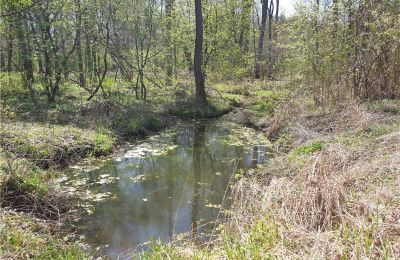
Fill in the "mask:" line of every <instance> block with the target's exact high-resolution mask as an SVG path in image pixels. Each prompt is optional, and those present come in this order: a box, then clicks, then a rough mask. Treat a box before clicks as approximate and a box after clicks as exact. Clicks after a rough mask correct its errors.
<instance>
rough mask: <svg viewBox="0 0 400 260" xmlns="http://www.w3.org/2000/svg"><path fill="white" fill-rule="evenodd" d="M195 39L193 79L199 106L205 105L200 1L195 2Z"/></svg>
mask: <svg viewBox="0 0 400 260" xmlns="http://www.w3.org/2000/svg"><path fill="white" fill-rule="evenodd" d="M194 9H195V16H196V38H195V47H194V78H195V82H196V102H197V103H198V104H200V105H206V104H207V97H206V91H205V86H204V73H203V69H202V65H203V64H202V63H203V12H202V1H201V0H195V4H194Z"/></svg>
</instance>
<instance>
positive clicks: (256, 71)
mask: <svg viewBox="0 0 400 260" xmlns="http://www.w3.org/2000/svg"><path fill="white" fill-rule="evenodd" d="M271 1H272V0H271ZM267 15H268V0H262V1H261V25H260V38H259V39H258V48H257V55H256V64H255V68H254V77H255V78H256V79H259V78H261V64H260V62H261V60H262V57H263V49H264V38H265V29H266V25H267Z"/></svg>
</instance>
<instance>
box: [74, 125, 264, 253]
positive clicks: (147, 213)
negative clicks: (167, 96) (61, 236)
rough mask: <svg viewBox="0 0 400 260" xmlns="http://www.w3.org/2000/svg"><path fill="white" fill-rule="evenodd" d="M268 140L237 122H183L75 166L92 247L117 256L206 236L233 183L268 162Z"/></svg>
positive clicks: (84, 230) (83, 225)
mask: <svg viewBox="0 0 400 260" xmlns="http://www.w3.org/2000/svg"><path fill="white" fill-rule="evenodd" d="M267 148H268V146H267V141H266V140H265V138H264V137H263V136H262V135H261V134H257V133H256V132H254V130H251V129H248V128H244V127H240V126H238V125H235V124H228V123H220V122H208V123H204V122H200V123H199V122H197V123H193V124H180V125H178V126H176V127H173V128H171V129H168V130H165V131H163V132H162V133H161V134H159V135H156V136H153V137H151V138H149V139H147V140H146V141H142V142H140V143H135V144H133V145H131V147H130V148H129V149H128V150H127V151H126V152H125V153H124V154H123V155H121V156H120V157H118V158H114V159H111V160H107V161H105V162H102V163H101V164H100V166H97V167H93V166H92V167H89V168H86V169H85V168H84V169H82V168H79V169H74V177H73V178H72V179H71V180H69V183H70V184H72V185H75V186H80V187H83V188H84V189H85V191H84V194H85V196H86V197H87V198H86V199H88V198H89V199H90V200H89V201H92V202H93V203H88V202H83V203H82V206H83V207H84V208H85V209H86V210H87V214H86V216H85V217H84V218H83V219H82V220H81V221H80V222H79V226H80V228H81V230H82V231H81V232H82V234H84V236H85V237H86V240H87V242H88V243H89V244H92V245H94V246H95V247H97V246H101V247H105V254H107V255H109V256H110V257H112V258H116V257H117V256H123V255H125V254H127V253H128V252H130V250H132V249H133V248H136V249H140V248H141V247H142V246H143V244H146V242H147V241H149V240H151V239H155V240H158V239H160V240H162V241H168V240H169V239H170V238H171V237H172V236H173V235H174V234H179V233H182V232H188V231H193V234H194V235H196V236H197V237H203V238H204V239H206V238H207V234H208V233H210V232H209V231H210V230H211V229H212V228H213V225H212V224H209V223H212V222H214V221H215V219H216V218H217V217H218V216H221V215H222V214H220V210H221V204H222V206H223V205H224V203H227V201H228V200H227V199H226V196H227V195H228V194H229V183H230V182H232V181H234V180H235V179H236V178H237V177H238V176H239V175H240V174H242V173H243V172H244V171H243V170H244V169H249V168H255V167H256V166H257V165H258V164H263V163H264V162H265V160H266V159H267V158H268V155H267Z"/></svg>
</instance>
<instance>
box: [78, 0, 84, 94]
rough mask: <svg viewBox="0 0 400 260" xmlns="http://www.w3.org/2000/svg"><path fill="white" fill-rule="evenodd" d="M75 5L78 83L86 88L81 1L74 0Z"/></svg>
mask: <svg viewBox="0 0 400 260" xmlns="http://www.w3.org/2000/svg"><path fill="white" fill-rule="evenodd" d="M75 4H76V7H77V9H78V10H77V12H76V20H77V25H76V26H77V28H76V51H77V55H78V57H77V58H78V71H79V85H80V86H81V87H82V88H83V89H85V88H86V79H85V69H84V66H83V55H82V44H81V41H82V37H81V33H82V10H81V2H80V0H76V2H75Z"/></svg>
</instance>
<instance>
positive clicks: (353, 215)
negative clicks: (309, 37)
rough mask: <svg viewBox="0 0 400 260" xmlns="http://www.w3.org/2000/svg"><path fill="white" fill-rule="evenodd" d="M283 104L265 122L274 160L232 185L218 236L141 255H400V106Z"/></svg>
mask: <svg viewBox="0 0 400 260" xmlns="http://www.w3.org/2000/svg"><path fill="white" fill-rule="evenodd" d="M281 104H282V105H279V106H277V107H275V112H274V113H273V114H271V116H269V117H267V118H264V119H263V120H265V121H266V122H268V124H269V126H268V127H266V128H265V132H266V134H268V135H269V136H270V137H271V139H272V140H273V144H274V149H275V157H274V158H273V159H271V160H270V161H269V163H268V164H267V165H266V166H265V167H264V169H263V170H260V171H259V172H257V173H253V174H248V175H245V177H244V178H242V179H241V180H240V181H239V182H238V183H237V184H235V188H234V193H233V196H234V205H233V207H232V208H231V209H230V210H229V214H228V220H227V221H223V223H221V224H220V226H219V228H218V230H219V231H218V232H216V233H217V234H218V235H217V237H216V238H215V239H213V240H212V241H211V242H210V243H207V244H206V245H198V244H197V243H195V242H193V240H191V239H189V240H187V239H177V240H176V241H174V242H172V243H170V244H167V245H157V244H155V245H153V247H152V249H153V250H151V251H150V252H147V253H146V254H144V255H140V256H141V257H143V258H150V259H159V258H171V259H188V258H192V259H266V258H290V259H304V258H312V259H332V258H340V259H360V258H368V259H369V258H380V259H381V258H384V259H395V258H399V257H400V249H399V246H400V236H399V234H400V215H399V212H400V206H399V205H400V204H399V185H400V174H399V173H400V145H399V144H400V132H399V129H400V116H399V115H400V113H399V112H400V104H399V102H398V101H378V102H367V103H363V104H357V103H346V104H343V105H342V106H337V107H335V108H334V109H330V110H325V111H322V110H318V109H309V108H312V107H307V106H308V105H307V102H303V105H302V106H301V107H297V111H300V112H297V113H294V112H292V111H287V110H285V106H284V105H283V104H284V103H281ZM260 120H261V119H260ZM261 121H262V120H261Z"/></svg>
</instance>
